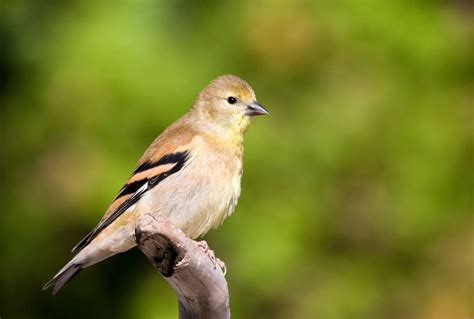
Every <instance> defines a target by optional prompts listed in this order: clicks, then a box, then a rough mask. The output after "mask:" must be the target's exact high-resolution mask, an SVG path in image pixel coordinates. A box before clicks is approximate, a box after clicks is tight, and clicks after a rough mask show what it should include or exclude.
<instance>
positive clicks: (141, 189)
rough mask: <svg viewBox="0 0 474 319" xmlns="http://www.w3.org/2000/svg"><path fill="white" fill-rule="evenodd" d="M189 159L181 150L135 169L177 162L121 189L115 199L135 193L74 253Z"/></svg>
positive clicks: (81, 242)
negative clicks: (158, 172)
mask: <svg viewBox="0 0 474 319" xmlns="http://www.w3.org/2000/svg"><path fill="white" fill-rule="evenodd" d="M187 159H188V152H179V153H173V154H167V155H164V156H163V157H162V158H160V160H158V161H157V162H154V163H150V162H145V163H144V164H142V165H140V166H139V167H138V168H137V169H135V171H134V174H136V173H139V172H143V171H146V170H149V169H151V168H154V167H157V166H160V165H165V164H172V163H176V165H174V166H173V167H172V168H171V169H170V170H168V171H166V172H163V173H161V174H158V175H156V176H153V177H151V178H145V179H142V180H139V181H136V182H132V183H129V184H126V185H125V186H124V187H122V189H121V190H120V192H119V194H118V195H117V197H115V199H118V198H120V197H122V196H124V195H127V194H131V193H133V195H132V196H131V197H130V198H129V199H127V200H126V201H124V202H123V203H122V204H120V205H119V206H118V207H117V208H116V209H115V210H114V211H113V213H112V214H110V215H109V216H108V217H107V218H106V219H104V220H103V221H101V222H100V223H99V224H98V225H97V226H96V227H95V228H94V229H93V230H92V231H91V232H90V233H89V234H87V235H86V236H85V237H84V238H83V239H82V240H81V241H80V242H79V243H78V244H77V245H76V246H75V247H74V248H73V249H72V252H73V253H77V252H79V251H81V250H82V249H83V248H84V247H85V246H87V245H88V244H89V243H90V242H91V241H92V240H93V239H94V238H95V237H96V236H97V235H98V234H99V233H100V232H101V231H102V230H104V228H106V227H107V226H108V225H110V224H111V223H112V222H113V221H115V220H116V219H117V218H118V217H119V216H120V215H122V214H123V213H124V212H125V211H126V210H127V209H129V208H130V207H131V206H132V205H133V204H135V203H136V202H138V200H139V199H140V198H141V197H142V196H143V194H145V193H146V192H147V191H149V190H150V189H152V188H153V187H155V186H156V185H158V184H159V183H160V182H161V181H163V180H164V179H165V178H167V177H168V176H170V175H172V174H174V173H176V172H178V171H180V170H181V169H182V168H183V166H184V164H185V163H186V161H187Z"/></svg>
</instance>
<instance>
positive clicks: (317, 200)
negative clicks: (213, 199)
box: [0, 0, 474, 319]
mask: <svg viewBox="0 0 474 319" xmlns="http://www.w3.org/2000/svg"><path fill="white" fill-rule="evenodd" d="M472 21H473V7H472V5H471V4H469V1H401V0H400V1H396V0H388V1H383V2H382V1H370V0H354V1H314V2H312V1H296V2H280V1H255V2H253V1H242V2H239V1H207V2H205V3H201V4H200V5H198V4H197V3H194V2H192V3H191V2H189V3H188V2H184V1H152V0H144V1H118V2H112V1H77V0H76V1H67V2H64V1H53V0H49V1H37V0H2V1H1V3H0V42H1V47H0V49H1V51H0V114H1V115H0V116H1V157H0V165H1V179H0V187H1V192H0V198H1V203H2V205H1V206H2V213H1V214H0V218H1V219H0V239H1V241H0V316H1V318H5V319H10V318H176V317H177V304H176V300H175V296H174V292H173V291H172V289H171V288H170V287H169V286H167V284H166V282H165V281H164V280H163V279H162V278H161V277H160V276H159V275H158V274H157V273H155V272H154V269H153V268H152V267H151V265H150V264H149V263H148V262H147V260H146V258H145V257H144V256H143V255H142V254H141V253H140V252H138V251H137V250H133V251H130V252H127V253H125V254H121V255H119V256H115V257H113V258H111V259H109V260H107V261H105V262H102V263H101V264H99V265H96V266H94V267H92V268H89V269H87V270H85V271H83V272H81V274H80V275H79V276H78V277H76V278H75V279H74V280H73V281H72V282H71V283H70V284H68V285H67V286H66V287H65V289H64V290H63V291H61V293H60V294H59V295H57V296H55V297H52V296H51V295H50V293H49V292H42V291H41V287H42V285H43V284H44V283H45V282H46V281H47V280H48V279H50V277H51V276H52V275H54V274H55V273H56V271H57V270H59V269H60V268H61V267H62V266H63V265H64V263H65V262H66V261H68V260H69V258H70V257H71V255H70V253H69V251H70V249H71V248H72V247H73V246H74V245H75V244H76V243H77V242H78V241H79V240H80V239H81V238H82V237H83V236H84V235H85V234H86V233H87V232H88V231H89V230H90V229H91V228H92V227H93V226H95V224H96V223H97V222H98V220H99V219H100V217H101V216H102V214H103V212H104V210H105V209H106V208H107V206H108V204H109V202H110V201H111V199H112V198H113V197H114V196H115V194H116V192H117V191H118V189H119V188H120V187H121V186H122V184H123V182H124V181H125V179H126V178H127V177H128V175H129V173H130V172H131V170H132V169H133V167H134V165H135V163H136V160H137V159H138V158H139V157H140V156H141V154H142V152H143V151H144V150H145V148H146V147H147V146H148V144H149V143H150V142H151V141H152V140H153V139H154V137H155V136H156V135H157V134H159V133H160V132H161V131H162V130H163V129H164V128H165V127H166V126H168V125H169V124H170V123H171V122H172V121H173V120H175V119H176V118H177V117H179V116H180V115H181V114H183V113H184V112H186V111H187V109H188V108H189V106H190V105H191V103H192V101H193V99H194V97H195V96H196V94H197V93H198V92H199V91H200V90H201V89H202V88H203V87H204V86H205V85H206V83H207V82H208V81H210V80H211V79H213V78H215V77H216V76H218V75H220V74H225V73H232V74H236V75H239V76H241V77H242V78H244V79H246V80H247V81H248V82H249V83H250V84H251V85H252V86H253V87H254V89H255V90H256V92H257V96H258V98H259V101H260V102H261V103H262V104H263V105H265V106H266V107H267V108H268V109H269V110H270V111H271V113H272V114H271V116H268V117H260V118H257V119H255V121H254V123H253V125H252V126H251V128H250V129H249V131H248V133H247V135H246V149H245V164H244V167H245V172H244V176H243V181H242V195H241V199H240V202H239V205H238V206H237V209H236V211H235V213H234V215H233V216H232V217H231V218H230V219H228V220H227V221H226V222H225V223H224V225H223V226H222V227H220V228H219V229H218V230H216V231H212V232H210V233H209V234H208V235H207V236H206V240H207V241H208V242H209V244H210V246H211V247H212V248H213V249H214V250H215V251H216V254H217V256H218V257H220V258H221V259H222V260H224V261H225V262H226V263H227V267H228V274H227V280H228V283H229V287H230V295H231V310H232V314H233V316H234V317H235V318H328V319H339V318H342V319H344V318H357V319H358V318H389V319H390V318H419V319H435V318H436V319H438V318H440V319H441V318H443V319H445V318H452V319H467V318H472V316H473V313H472V305H473V295H472V291H473V290H472V287H473V272H472V270H473V226H474V225H473V218H472V216H473V215H472V213H473V203H472V191H473V187H474V186H473V181H474V175H473V158H472V154H473V153H472V151H473V147H472V145H473V144H472V140H473V123H474V122H473V120H474V116H473V112H472V106H473V105H472V104H473V102H472V101H473V98H474V93H473V92H474V90H473V88H474V85H473V83H474V82H473V74H474V68H473V60H472V57H473V50H472V47H473V45H472V39H473V37H472V36H473V32H472V30H473V22H472Z"/></svg>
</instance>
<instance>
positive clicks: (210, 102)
mask: <svg viewBox="0 0 474 319" xmlns="http://www.w3.org/2000/svg"><path fill="white" fill-rule="evenodd" d="M193 109H195V110H196V111H197V112H198V113H199V115H200V116H201V117H202V118H203V119H204V120H205V121H206V122H208V123H209V124H210V125H212V126H214V127H216V128H219V129H220V130H221V131H224V132H226V133H230V134H236V135H237V134H240V135H242V134H243V133H244V132H245V131H246V130H247V128H248V126H249V124H250V118H251V117H253V116H257V115H266V114H269V113H268V111H267V110H266V109H265V108H264V107H263V106H261V105H260V104H259V103H258V102H257V99H256V97H255V93H254V91H253V89H252V88H251V87H250V85H249V84H248V83H247V82H245V81H244V80H242V79H240V78H238V77H236V76H234V75H223V76H220V77H218V78H217V79H215V80H213V81H211V82H210V83H209V84H208V85H207V86H206V87H205V88H204V90H202V91H201V93H199V95H198V97H197V99H196V101H195V102H194V106H193Z"/></svg>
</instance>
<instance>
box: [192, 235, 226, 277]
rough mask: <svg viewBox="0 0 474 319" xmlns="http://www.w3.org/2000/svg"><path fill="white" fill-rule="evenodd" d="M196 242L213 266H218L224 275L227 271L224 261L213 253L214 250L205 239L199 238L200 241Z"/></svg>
mask: <svg viewBox="0 0 474 319" xmlns="http://www.w3.org/2000/svg"><path fill="white" fill-rule="evenodd" d="M196 244H197V245H198V247H199V248H201V249H202V251H203V252H204V253H205V254H206V255H207V257H209V259H210V260H211V261H212V263H213V264H214V268H216V267H219V268H220V269H221V270H222V272H223V273H224V275H225V274H226V273H227V267H226V265H225V263H224V262H223V261H222V260H220V259H219V258H217V257H216V255H215V254H214V251H213V250H212V249H210V248H209V245H208V244H207V242H206V241H205V240H201V241H196Z"/></svg>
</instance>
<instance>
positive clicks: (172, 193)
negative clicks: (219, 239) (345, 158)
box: [140, 149, 242, 238]
mask: <svg viewBox="0 0 474 319" xmlns="http://www.w3.org/2000/svg"><path fill="white" fill-rule="evenodd" d="M241 176H242V158H241V156H238V155H237V153H236V152H225V151H224V150H219V149H212V150H206V149H204V150H201V151H199V152H194V153H191V155H190V157H189V160H188V162H187V163H186V164H185V167H183V169H182V170H180V171H179V172H178V173H176V174H173V175H171V176H170V177H168V178H166V179H165V180H164V181H163V182H162V183H160V184H158V185H157V186H156V187H155V188H154V189H152V190H151V191H150V192H149V194H146V195H145V196H144V198H143V199H144V201H143V205H141V206H142V207H140V211H143V209H144V208H145V207H148V208H150V207H151V208H152V211H153V213H155V214H158V215H161V216H166V217H168V218H169V219H170V220H171V221H172V222H173V224H174V225H175V226H176V227H178V228H180V229H181V230H182V231H183V232H184V233H185V234H186V235H187V236H189V237H191V238H198V237H200V236H202V235H204V234H205V233H207V232H208V231H209V230H210V229H211V228H216V227H217V226H219V225H220V224H221V223H222V222H223V221H224V219H225V218H226V217H227V216H229V215H230V214H231V213H232V212H233V210H234V209H235V206H236V205H237V200H238V198H239V196H240V180H241Z"/></svg>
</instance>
